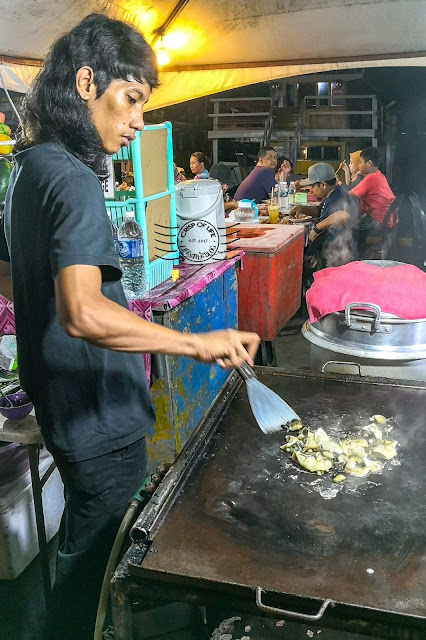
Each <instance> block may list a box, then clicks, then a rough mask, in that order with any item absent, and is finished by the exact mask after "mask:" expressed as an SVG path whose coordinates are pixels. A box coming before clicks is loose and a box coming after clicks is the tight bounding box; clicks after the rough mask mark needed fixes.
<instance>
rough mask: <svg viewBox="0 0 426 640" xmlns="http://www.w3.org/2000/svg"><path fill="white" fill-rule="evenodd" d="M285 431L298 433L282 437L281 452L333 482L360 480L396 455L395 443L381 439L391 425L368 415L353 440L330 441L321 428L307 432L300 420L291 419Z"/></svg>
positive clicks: (306, 468)
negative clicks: (366, 423) (367, 420)
mask: <svg viewBox="0 0 426 640" xmlns="http://www.w3.org/2000/svg"><path fill="white" fill-rule="evenodd" d="M379 425H380V427H379ZM288 428H289V431H294V432H296V431H297V432H298V433H297V434H295V435H293V434H291V435H288V436H286V442H285V443H284V444H283V445H282V447H280V448H281V450H282V451H288V452H289V453H291V457H292V459H293V460H294V461H295V462H297V463H298V464H299V465H300V466H301V467H302V469H305V470H306V471H310V472H311V473H316V474H318V475H322V474H324V473H328V472H330V473H332V474H333V482H335V483H340V482H344V481H345V480H346V476H347V475H349V476H355V477H357V478H364V477H365V476H368V475H370V474H374V473H379V472H380V471H381V470H382V469H383V467H384V465H385V462H386V461H387V460H391V459H392V458H394V457H395V456H396V455H397V451H396V448H397V446H398V442H397V441H396V440H385V439H384V436H387V435H388V434H389V432H390V431H391V430H392V426H390V425H389V424H388V421H387V419H386V418H385V416H381V415H376V416H372V417H371V418H370V424H368V425H366V426H365V427H362V429H360V432H359V437H353V438H344V439H341V438H331V437H330V436H329V435H328V434H327V433H326V432H325V431H324V429H322V428H319V429H316V431H309V429H307V428H304V427H303V424H302V423H301V422H300V420H292V422H291V423H290V424H289V425H288Z"/></svg>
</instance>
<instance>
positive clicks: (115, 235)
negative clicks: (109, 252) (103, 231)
mask: <svg viewBox="0 0 426 640" xmlns="http://www.w3.org/2000/svg"><path fill="white" fill-rule="evenodd" d="M107 214H108V218H109V222H110V224H111V233H112V237H113V240H114V249H115V252H116V253H117V254H118V229H117V227H116V226H115V224H114V222H113V220H112V217H111V211H107Z"/></svg>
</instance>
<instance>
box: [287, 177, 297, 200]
mask: <svg viewBox="0 0 426 640" xmlns="http://www.w3.org/2000/svg"><path fill="white" fill-rule="evenodd" d="M288 201H289V204H294V203H295V202H296V185H295V184H294V182H290V185H289V187H288Z"/></svg>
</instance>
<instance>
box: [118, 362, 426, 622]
mask: <svg viewBox="0 0 426 640" xmlns="http://www.w3.org/2000/svg"><path fill="white" fill-rule="evenodd" d="M275 371H276V370H275ZM259 375H260V379H261V381H262V382H264V383H265V384H266V385H268V386H269V387H270V388H272V389H273V390H274V391H276V392H277V393H278V394H279V395H281V396H282V397H283V398H285V400H286V401H287V402H288V403H289V404H290V405H291V406H292V407H293V408H294V409H295V410H296V412H297V413H298V414H299V415H300V416H301V418H302V420H303V422H304V424H305V425H306V426H309V427H310V428H311V429H315V428H317V427H319V426H322V427H324V428H325V429H326V430H327V431H328V432H329V433H331V434H337V433H340V434H342V433H344V432H345V431H346V432H347V433H348V434H349V433H354V432H356V428H357V427H361V426H363V424H366V423H368V419H369V417H370V416H371V415H373V414H376V413H381V414H384V415H385V416H392V418H393V420H394V422H395V427H394V430H393V432H392V434H391V437H392V438H394V439H396V440H398V442H399V443H400V447H399V455H398V460H399V462H400V465H399V466H393V465H391V464H390V463H387V465H386V470H385V471H384V472H383V474H382V475H375V476H370V477H369V478H367V479H351V480H348V483H347V484H346V485H345V486H344V487H343V488H342V489H341V490H340V491H339V492H338V493H337V495H336V496H335V497H332V498H330V497H328V498H327V497H323V496H328V494H329V493H330V491H329V489H331V492H333V491H334V490H336V485H333V483H332V482H331V480H326V479H325V478H319V477H318V478H317V477H316V476H314V475H312V474H309V473H307V472H303V471H301V470H300V469H299V468H298V467H297V466H296V465H295V464H294V463H292V462H291V460H290V458H289V455H288V454H285V453H283V452H280V450H279V446H280V444H282V443H283V442H284V435H285V433H279V434H274V435H272V436H271V435H269V436H265V435H263V434H262V432H261V431H260V429H259V428H258V426H257V425H256V423H255V421H254V418H253V416H252V414H251V411H250V407H249V404H248V399H247V396H246V392H245V388H244V386H242V385H241V386H240V387H239V389H238V391H237V392H236V395H235V397H234V399H233V400H232V402H231V403H230V406H229V408H228V410H227V411H226V412H225V415H222V416H221V419H218V420H217V425H216V426H215V430H214V433H213V436H212V437H211V440H210V443H209V445H208V447H207V448H206V449H205V450H204V452H203V453H202V455H199V456H198V459H197V460H196V464H195V466H194V467H193V469H192V471H191V472H190V474H189V476H188V475H187V476H186V477H185V478H183V479H182V484H181V486H180V487H179V488H178V490H177V491H175V495H174V497H173V499H172V500H171V502H170V503H169V504H168V505H167V508H165V509H163V513H162V514H161V518H160V520H161V522H160V523H159V524H157V527H156V528H155V531H154V533H153V536H152V540H153V541H152V545H151V547H150V550H149V552H148V554H147V556H146V557H145V559H144V560H143V562H142V564H141V565H140V566H131V568H130V569H131V573H132V574H133V575H136V574H137V575H138V576H140V577H142V578H147V579H154V580H166V581H167V582H169V583H170V582H176V584H192V585H195V584H199V585H203V586H204V587H207V588H208V587H209V586H210V587H214V588H218V587H219V588H225V589H226V590H229V592H230V593H231V592H232V590H233V589H239V590H240V591H241V589H243V590H244V589H246V588H248V589H250V590H253V589H254V588H255V587H262V588H263V589H264V590H266V591H271V592H275V594H287V595H289V594H294V595H297V596H301V597H303V598H315V599H321V600H326V599H332V600H333V601H335V602H337V603H342V604H345V605H350V606H355V607H360V608H367V609H374V610H376V611H377V610H380V611H381V612H382V613H390V614H393V615H395V614H402V615H407V616H411V617H413V616H414V617H422V616H425V615H426V612H425V602H426V582H425V575H426V571H425V569H426V563H425V540H426V528H425V496H426V478H425V473H424V469H425V441H426V433H425V428H426V424H425V423H426V418H425V413H426V411H425V409H426V387H425V386H424V385H423V383H420V385H419V386H417V385H409V384H407V385H404V386H403V385H402V384H401V385H400V384H389V383H387V384H386V383H384V382H383V383H372V382H371V381H370V382H368V381H366V382H362V383H360V382H358V381H356V380H355V379H354V378H350V381H348V378H346V379H344V380H337V379H335V378H334V379H330V378H329V377H328V378H324V377H321V376H319V375H312V374H311V375H309V374H307V375H300V376H297V375H289V374H286V373H285V372H282V371H279V370H278V371H276V372H275V373H272V370H271V369H265V370H260V373H259ZM319 491H321V493H322V494H323V495H321V493H320V492H319Z"/></svg>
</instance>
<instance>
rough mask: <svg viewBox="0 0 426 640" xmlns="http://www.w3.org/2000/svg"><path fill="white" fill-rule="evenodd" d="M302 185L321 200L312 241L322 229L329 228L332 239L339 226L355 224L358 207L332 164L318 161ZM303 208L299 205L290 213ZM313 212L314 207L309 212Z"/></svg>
mask: <svg viewBox="0 0 426 640" xmlns="http://www.w3.org/2000/svg"><path fill="white" fill-rule="evenodd" d="M300 186H301V187H310V192H311V193H312V194H313V195H314V196H315V197H316V198H317V200H319V201H320V203H319V205H318V217H317V222H316V224H315V225H314V227H313V228H312V230H311V232H310V234H309V240H310V241H311V242H312V241H313V240H314V239H315V238H316V236H317V235H318V234H319V233H321V232H322V231H325V230H328V232H329V238H330V240H331V239H332V238H333V237H335V236H336V233H338V230H339V227H344V226H348V224H349V223H351V225H353V224H355V222H356V218H357V210H356V207H355V205H354V204H353V202H352V200H351V199H350V198H349V196H348V194H347V193H346V191H345V190H344V189H343V188H342V187H341V186H339V185H338V184H337V182H336V176H335V174H334V169H333V167H332V166H331V164H327V163H326V162H318V163H317V164H313V165H311V166H310V167H309V169H308V177H307V178H305V179H304V180H301V181H300ZM306 209H307V207H306ZM301 210H303V207H301V206H300V205H297V206H296V207H295V208H294V209H292V210H291V211H290V215H291V216H294V215H296V214H297V213H298V212H300V211H301ZM311 212H312V209H310V211H309V214H311ZM306 213H308V211H306ZM330 240H329V241H330Z"/></svg>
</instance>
